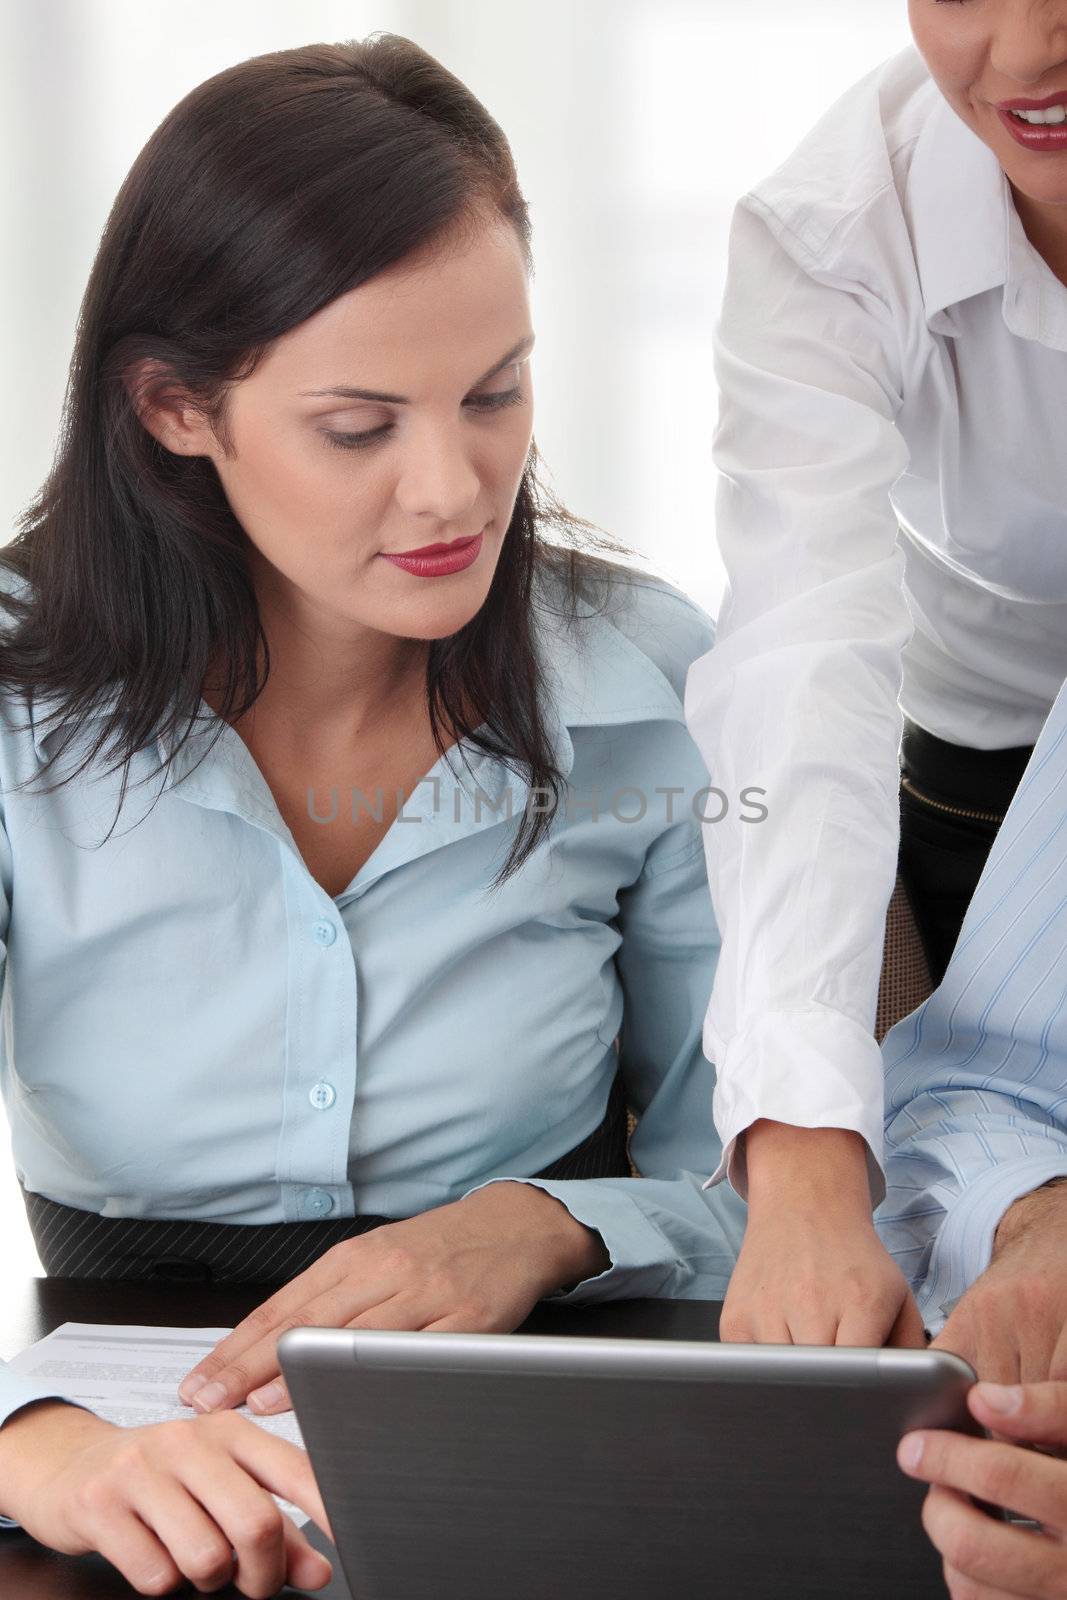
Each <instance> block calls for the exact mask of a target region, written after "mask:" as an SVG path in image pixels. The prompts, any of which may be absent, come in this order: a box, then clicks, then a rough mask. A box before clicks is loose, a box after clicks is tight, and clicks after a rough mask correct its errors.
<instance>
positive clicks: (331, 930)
mask: <svg viewBox="0 0 1067 1600" xmlns="http://www.w3.org/2000/svg"><path fill="white" fill-rule="evenodd" d="M311 937H312V938H313V939H314V941H315V943H316V944H321V945H322V946H323V947H324V948H325V946H326V945H329V944H333V941H334V940H335V939H336V938H337V929H336V928H335V927H334V925H333V923H332V922H326V921H323V922H313V923H312V924H311Z"/></svg>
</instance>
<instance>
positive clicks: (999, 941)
mask: <svg viewBox="0 0 1067 1600" xmlns="http://www.w3.org/2000/svg"><path fill="white" fill-rule="evenodd" d="M882 1049H883V1055H884V1060H885V1067H886V1151H887V1180H888V1187H887V1193H886V1198H885V1200H884V1202H883V1204H882V1206H881V1207H880V1208H879V1210H878V1212H877V1213H876V1224H877V1226H878V1230H879V1233H880V1235H881V1237H882V1239H883V1240H884V1242H885V1244H886V1245H887V1247H888V1249H889V1250H890V1251H891V1253H892V1254H893V1255H894V1257H895V1258H896V1259H897V1261H898V1262H899V1264H900V1266H901V1268H902V1269H903V1270H904V1271H905V1273H906V1274H907V1275H908V1277H909V1280H910V1281H911V1283H912V1286H913V1288H914V1289H915V1290H916V1294H917V1298H918V1303H919V1308H920V1310H921V1311H922V1313H923V1318H924V1321H925V1322H926V1325H927V1327H928V1328H929V1329H930V1330H931V1331H932V1332H934V1333H937V1332H940V1330H941V1328H942V1327H943V1326H944V1322H945V1320H946V1318H947V1317H948V1315H949V1314H950V1313H951V1310H952V1308H953V1306H954V1305H955V1303H956V1302H957V1300H958V1299H959V1298H960V1296H961V1295H962V1294H963V1293H964V1291H965V1290H966V1289H967V1288H968V1287H969V1286H970V1284H972V1283H973V1282H974V1280H975V1279H976V1278H977V1277H978V1276H979V1275H980V1274H981V1273H982V1272H983V1271H984V1270H985V1268H986V1267H987V1266H988V1265H989V1259H990V1255H991V1252H992V1247H993V1236H994V1233H995V1231H996V1228H997V1226H998V1224H999V1223H1000V1221H1001V1219H1002V1218H1003V1216H1004V1214H1005V1212H1006V1211H1007V1210H1008V1208H1009V1207H1010V1206H1011V1205H1012V1204H1013V1202H1014V1201H1016V1200H1018V1199H1020V1198H1021V1197H1022V1196H1023V1195H1025V1194H1028V1193H1030V1192H1031V1190H1033V1189H1036V1188H1038V1187H1040V1185H1042V1184H1044V1183H1047V1182H1048V1181H1049V1180H1050V1179H1052V1178H1058V1177H1063V1176H1065V1175H1067V686H1065V688H1064V689H1063V690H1062V691H1061V693H1060V695H1059V697H1058V699H1057V700H1056V703H1055V705H1054V706H1053V709H1052V711H1051V713H1050V715H1049V718H1048V721H1047V723H1046V725H1045V728H1044V730H1043V732H1042V734H1041V737H1040V739H1039V740H1038V743H1037V745H1036V747H1035V749H1034V753H1033V756H1032V757H1031V760H1030V762H1029V765H1028V766H1027V769H1026V772H1025V774H1024V776H1023V780H1022V782H1021V784H1020V786H1019V789H1018V792H1017V793H1016V796H1015V799H1014V801H1013V803H1012V806H1011V808H1010V810H1009V811H1008V814H1007V816H1006V818H1005V819H1004V822H1003V823H1002V825H1001V828H1000V831H999V833H998V835H997V838H996V840H995V842H994V845H993V848H992V851H991V852H990V856H989V860H988V861H987V863H986V867H985V871H984V872H983V874H982V877H981V880H980V882H979V884H978V888H977V890H976V891H975V894H974V898H973V899H972V901H971V905H970V907H969V909H968V912H967V916H966V918H965V920H964V923H963V927H962V929H961V931H960V937H959V941H958V943H957V945H956V949H955V951H954V953H953V956H952V960H951V961H950V963H949V966H948V970H947V972H946V973H945V977H944V980H943V982H942V983H941V985H940V987H939V988H938V989H937V990H936V991H935V993H934V994H933V995H932V996H931V997H930V999H929V1000H927V1001H926V1002H925V1004H924V1005H922V1006H920V1007H919V1009H918V1010H917V1011H915V1012H913V1013H912V1014H911V1016H909V1017H906V1018H904V1019H903V1021H901V1022H899V1023H898V1024H897V1025H896V1027H895V1028H893V1029H892V1030H891V1031H890V1032H889V1033H888V1034H887V1036H886V1038H885V1040H884V1042H883V1046H882Z"/></svg>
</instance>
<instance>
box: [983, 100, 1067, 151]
mask: <svg viewBox="0 0 1067 1600" xmlns="http://www.w3.org/2000/svg"><path fill="white" fill-rule="evenodd" d="M1063 107H1067V89H1063V90H1058V91H1057V92H1056V93H1054V94H1049V95H1046V96H1045V97H1044V99H1043V100H1026V99H1019V100H1001V101H999V102H998V103H997V104H996V105H995V106H994V108H993V109H994V110H995V111H996V113H997V115H998V116H999V118H1000V120H1001V122H1003V124H1004V126H1005V127H1006V128H1007V130H1008V132H1009V133H1010V134H1011V136H1012V138H1013V139H1014V140H1015V142H1016V144H1021V145H1022V146H1023V148H1024V149H1026V150H1045V151H1049V152H1054V151H1059V150H1067V117H1065V116H1064V111H1063V110H1062V109H1059V108H1063ZM1020 112H1030V113H1031V114H1034V115H1036V116H1038V117H1039V119H1040V120H1038V121H1036V122H1028V121H1027V120H1026V118H1025V116H1020V115H1019V114H1018V113H1020ZM1047 115H1051V120H1050V121H1045V117H1046V116H1047Z"/></svg>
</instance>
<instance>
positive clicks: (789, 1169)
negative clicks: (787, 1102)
mask: <svg viewBox="0 0 1067 1600" xmlns="http://www.w3.org/2000/svg"><path fill="white" fill-rule="evenodd" d="M744 1148H745V1158H746V1162H747V1166H748V1224H747V1226H746V1228H745V1237H744V1241H743V1242H742V1245H741V1253H740V1255H739V1256H738V1258H737V1265H736V1266H735V1267H734V1270H733V1274H732V1276H731V1278H730V1286H729V1289H728V1290H727V1294H726V1301H725V1304H724V1306H723V1311H722V1317H721V1320H720V1322H719V1337H720V1338H721V1339H723V1340H728V1341H734V1342H740V1343H758V1344H822V1345H831V1344H840V1345H868V1346H871V1345H882V1344H887V1343H888V1344H892V1345H903V1346H911V1347H914V1348H916V1349H920V1348H923V1347H924V1346H925V1342H926V1340H925V1335H924V1333H923V1325H922V1318H921V1317H920V1315H919V1309H918V1307H917V1305H916V1304H915V1300H914V1299H913V1297H912V1294H911V1291H910V1289H909V1288H908V1285H907V1282H906V1280H905V1278H904V1275H903V1273H902V1272H901V1271H900V1268H899V1267H898V1266H897V1265H896V1263H895V1262H894V1261H893V1260H892V1259H891V1257H890V1256H889V1254H888V1252H887V1251H886V1249H885V1246H884V1245H883V1244H882V1241H881V1240H880V1239H879V1237H878V1234H877V1233H876V1232H875V1228H874V1223H873V1222H872V1220H871V1204H870V1189H869V1186H868V1182H867V1162H866V1154H865V1152H866V1146H865V1144H864V1142H863V1140H862V1139H861V1138H860V1136H859V1134H856V1133H851V1132H849V1131H848V1130H847V1129H842V1128H799V1127H792V1126H790V1125H788V1124H786V1123H781V1122H771V1121H767V1120H766V1119H760V1120H759V1121H758V1122H754V1123H753V1124H752V1126H751V1127H750V1128H748V1129H747V1130H746V1133H745V1135H744Z"/></svg>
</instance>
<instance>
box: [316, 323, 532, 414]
mask: <svg viewBox="0 0 1067 1600" xmlns="http://www.w3.org/2000/svg"><path fill="white" fill-rule="evenodd" d="M533 342H534V335H533V334H532V333H530V334H527V336H526V338H525V339H520V340H519V342H518V344H517V345H514V346H513V347H512V349H510V350H509V351H508V353H507V355H506V356H501V358H500V360H499V361H498V362H497V363H496V364H495V366H492V367H490V368H489V371H488V372H483V373H482V375H481V377H480V378H478V379H476V381H475V382H474V383H473V384H472V385H471V387H472V388H475V389H476V388H477V387H478V384H479V383H488V382H489V379H490V378H495V377H496V375H497V373H498V372H502V371H503V370H504V368H505V367H506V366H509V365H510V364H511V362H512V361H517V360H518V359H519V357H520V356H521V355H525V354H526V353H527V352H528V351H529V350H531V349H532V348H533ZM299 392H300V394H301V395H302V396H308V397H309V398H311V399H316V400H318V399H326V398H327V397H329V396H332V397H335V398H336V399H339V400H378V401H382V402H384V403H385V404H387V405H391V406H406V405H408V404H409V401H408V398H407V396H406V395H402V394H383V393H382V392H381V391H380V390H379V389H353V388H351V387H350V385H348V384H346V383H338V384H334V385H333V386H332V387H331V388H329V389H301V390H300V391H299Z"/></svg>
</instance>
